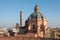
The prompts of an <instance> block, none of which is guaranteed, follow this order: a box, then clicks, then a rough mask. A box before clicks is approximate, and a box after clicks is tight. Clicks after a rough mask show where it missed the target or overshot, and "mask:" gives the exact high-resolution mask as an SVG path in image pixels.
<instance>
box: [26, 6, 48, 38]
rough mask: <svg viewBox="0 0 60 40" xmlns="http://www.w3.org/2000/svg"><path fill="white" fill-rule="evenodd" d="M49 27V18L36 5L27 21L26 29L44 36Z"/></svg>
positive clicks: (37, 35) (38, 35)
mask: <svg viewBox="0 0 60 40" xmlns="http://www.w3.org/2000/svg"><path fill="white" fill-rule="evenodd" d="M47 28H48V24H47V19H46V18H45V16H44V15H42V13H41V12H40V10H39V6H38V5H35V7H34V12H33V13H31V15H30V16H29V17H28V19H27V20H26V21H25V29H27V32H28V33H32V34H34V35H35V36H36V37H44V35H45V33H46V30H47Z"/></svg>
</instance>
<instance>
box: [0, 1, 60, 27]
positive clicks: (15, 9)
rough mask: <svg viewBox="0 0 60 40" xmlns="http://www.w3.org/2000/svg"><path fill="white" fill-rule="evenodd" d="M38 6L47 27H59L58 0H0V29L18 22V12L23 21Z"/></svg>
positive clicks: (59, 11) (59, 8)
mask: <svg viewBox="0 0 60 40" xmlns="http://www.w3.org/2000/svg"><path fill="white" fill-rule="evenodd" d="M36 4H38V5H39V7H40V11H41V13H42V14H44V15H45V16H46V18H47V20H48V26H49V27H60V0H0V27H4V26H6V27H11V26H14V25H15V24H16V23H19V20H20V14H19V13H20V10H22V11H23V14H24V20H23V21H25V20H26V19H27V18H28V17H29V15H30V14H31V13H32V12H34V6H35V5H36Z"/></svg>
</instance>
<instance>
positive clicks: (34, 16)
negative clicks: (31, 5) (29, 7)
mask: <svg viewBox="0 0 60 40" xmlns="http://www.w3.org/2000/svg"><path fill="white" fill-rule="evenodd" d="M29 18H31V19H36V18H39V19H42V18H43V19H44V18H45V16H44V15H42V14H41V13H40V12H38V13H35V12H34V13H32V14H31V15H30V17H29Z"/></svg>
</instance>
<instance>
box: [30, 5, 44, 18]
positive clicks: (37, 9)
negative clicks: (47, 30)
mask: <svg viewBox="0 0 60 40" xmlns="http://www.w3.org/2000/svg"><path fill="white" fill-rule="evenodd" d="M36 18H40V19H43V18H45V16H44V15H42V14H41V12H40V11H39V6H38V5H35V7H34V13H32V14H31V15H30V16H29V19H36Z"/></svg>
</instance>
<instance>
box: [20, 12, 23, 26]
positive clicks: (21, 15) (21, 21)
mask: <svg viewBox="0 0 60 40" xmlns="http://www.w3.org/2000/svg"><path fill="white" fill-rule="evenodd" d="M22 26H23V12H22V11H20V27H22Z"/></svg>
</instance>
